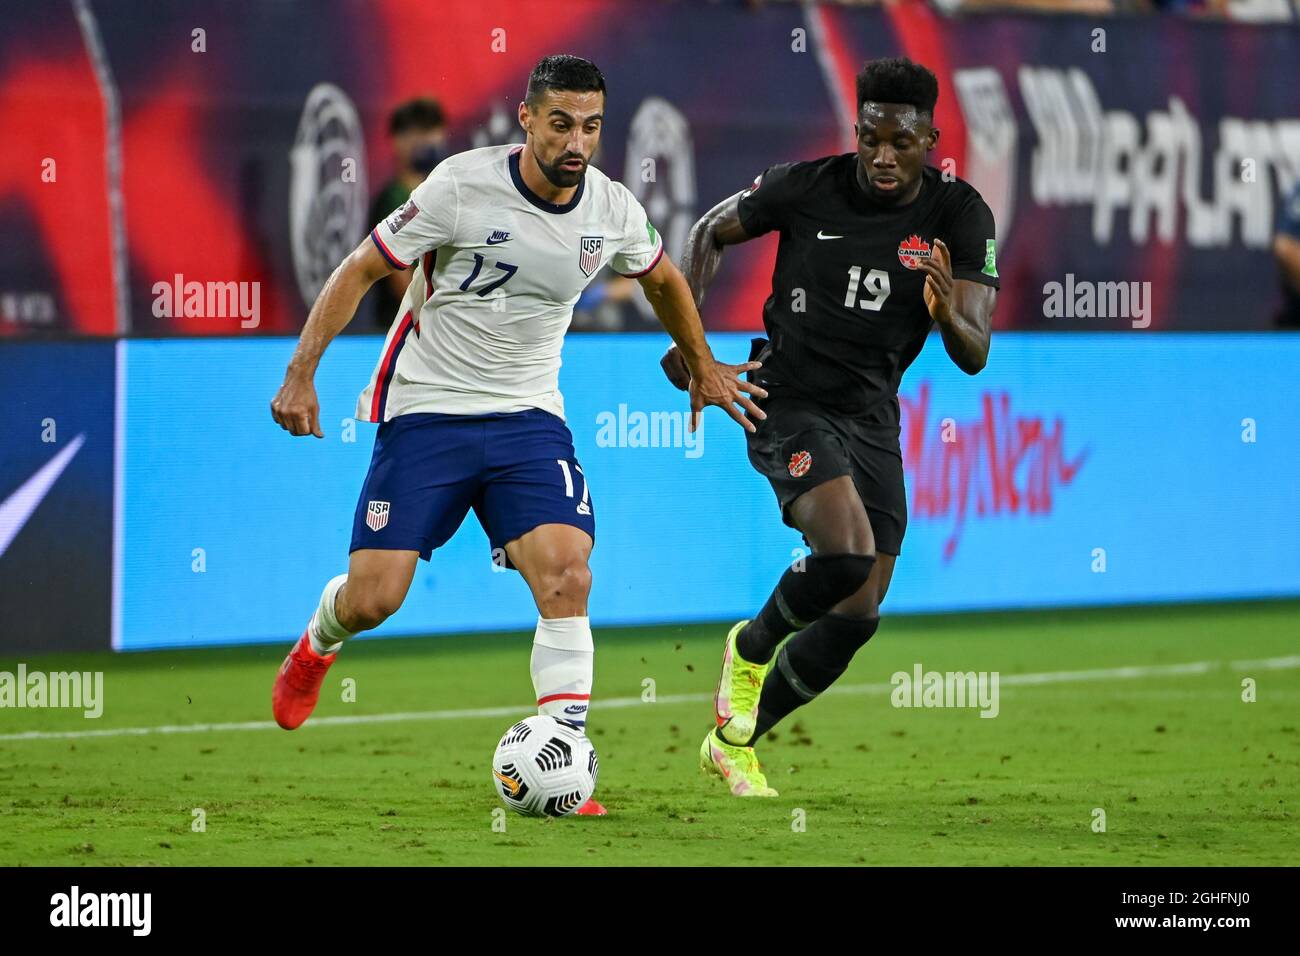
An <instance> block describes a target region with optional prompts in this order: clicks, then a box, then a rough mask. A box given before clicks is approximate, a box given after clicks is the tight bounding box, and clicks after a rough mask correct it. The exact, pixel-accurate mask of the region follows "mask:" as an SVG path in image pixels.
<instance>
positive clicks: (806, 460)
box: [786, 451, 812, 478]
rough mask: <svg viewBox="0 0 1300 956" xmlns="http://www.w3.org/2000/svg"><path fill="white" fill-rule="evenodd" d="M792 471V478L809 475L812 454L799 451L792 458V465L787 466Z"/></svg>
mask: <svg viewBox="0 0 1300 956" xmlns="http://www.w3.org/2000/svg"><path fill="white" fill-rule="evenodd" d="M786 467H787V468H789V470H790V477H791V478H802V477H803V476H804V475H806V474H808V469H809V468H811V467H812V452H810V451H797V452H795V453H794V454H793V455H791V456H790V464H789V465H787V466H786Z"/></svg>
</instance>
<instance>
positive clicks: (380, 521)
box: [366, 501, 389, 531]
mask: <svg viewBox="0 0 1300 956" xmlns="http://www.w3.org/2000/svg"><path fill="white" fill-rule="evenodd" d="M388 512H389V504H388V502H387V501H372V502H370V504H368V505H366V527H367V528H369V529H370V530H371V531H381V530H383V528H384V526H385V525H387V524H388Z"/></svg>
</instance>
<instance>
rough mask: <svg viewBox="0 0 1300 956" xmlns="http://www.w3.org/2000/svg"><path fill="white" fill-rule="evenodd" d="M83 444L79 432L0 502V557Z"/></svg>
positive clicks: (83, 436) (84, 440)
mask: <svg viewBox="0 0 1300 956" xmlns="http://www.w3.org/2000/svg"><path fill="white" fill-rule="evenodd" d="M85 443H86V435H85V433H84V432H83V433H82V434H80V435H78V436H77V437H76V438H74V439H72V441H70V442H69V443H68V447H67V448H65V449H63V451H61V452H59V453H58V454H57V455H55V456H54V457H53V458H51V459H50V460H49V461H48V462H46V463H45V464H44V465H42V466H41V467H40V470H39V471H37V472H36V474H34V475H32V476H31V477H30V478H28V479H27V480H26V481H25V482H23V483H22V484H21V485H20V486H19V487H18V490H17V491H15V492H14V493H13V494H12V495H10V496H9V497H8V498H6V499H5V500H4V501H3V502H0V555H2V554H4V553H5V551H6V550H7V549H8V548H9V545H10V543H11V542H12V541H13V540H14V538H16V537H17V536H18V532H19V531H21V530H22V529H23V525H25V524H26V523H27V522H28V520H29V519H30V518H31V516H32V515H33V514H35V513H36V509H37V508H39V507H40V504H41V502H42V501H44V500H45V496H46V495H47V494H49V493H50V489H51V488H53V487H54V483H55V482H56V481H58V480H59V475H61V474H63V470H64V469H65V468H67V467H68V464H69V463H70V462H71V461H72V458H73V456H74V455H76V454H77V452H78V451H80V450H81V446H82V445H84V444H85Z"/></svg>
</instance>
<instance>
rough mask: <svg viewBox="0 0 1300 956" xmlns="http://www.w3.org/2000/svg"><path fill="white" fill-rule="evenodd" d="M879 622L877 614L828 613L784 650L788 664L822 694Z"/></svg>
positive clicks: (869, 637)
mask: <svg viewBox="0 0 1300 956" xmlns="http://www.w3.org/2000/svg"><path fill="white" fill-rule="evenodd" d="M879 625H880V618H879V616H875V615H873V616H870V617H850V616H847V615H844V614H838V613H831V614H826V615H824V616H823V617H822V618H820V619H819V620H818V621H817V623H816V624H815V625H814V626H812V627H810V628H808V629H807V630H806V631H802V632H801V633H800V637H799V639H796V640H792V641H791V642H790V643H789V644H787V645H786V646H785V647H784V648H783V649H782V651H783V653H784V654H785V666H787V667H789V668H790V669H791V670H792V671H793V672H794V673H795V674H797V675H798V677H799V678H800V679H801V680H802V682H803V683H804V684H805V685H806V686H808V687H809V688H810V689H812V690H814V691H816V692H817V693H820V692H821V691H823V690H825V689H826V688H828V687H830V686H831V684H833V683H834V682H835V681H836V680H837V679H838V678H839V676H840V675H841V674H843V673H844V672H845V671H846V670H848V667H849V663H850V662H851V661H852V660H853V655H854V654H856V653H857V652H858V650H859V649H860V648H861V647H862V646H863V645H864V644H866V643H867V641H869V640H871V637H872V635H874V634H875V633H876V628H877V627H878V626H879Z"/></svg>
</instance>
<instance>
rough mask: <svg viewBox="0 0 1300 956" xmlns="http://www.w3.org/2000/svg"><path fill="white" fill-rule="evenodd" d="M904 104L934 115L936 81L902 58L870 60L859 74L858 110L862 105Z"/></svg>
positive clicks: (937, 87)
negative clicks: (871, 103) (868, 103)
mask: <svg viewBox="0 0 1300 956" xmlns="http://www.w3.org/2000/svg"><path fill="white" fill-rule="evenodd" d="M868 100H870V101H871V102H873V103H907V104H909V105H911V106H915V107H916V109H917V112H919V113H929V114H931V115H934V104H935V103H936V102H938V100H939V81H938V80H937V79H935V76H934V74H933V73H931V72H930V71H929V70H927V69H926V68H925V67H923V66H922V65H921V64H920V63H913V62H912V61H911V60H909V59H908V58H907V57H905V56H896V57H890V58H888V59H883V60H872V61H871V62H870V63H868V64H867V65H866V66H864V67H863V68H862V72H861V73H859V74H858V111H859V112H861V110H862V104H863V103H866V102H867V101H868Z"/></svg>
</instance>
